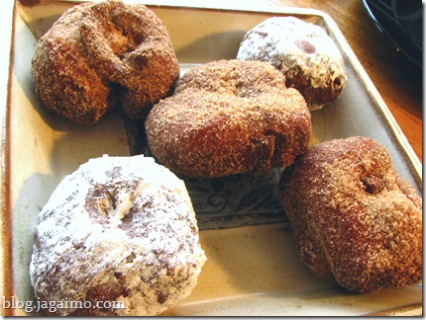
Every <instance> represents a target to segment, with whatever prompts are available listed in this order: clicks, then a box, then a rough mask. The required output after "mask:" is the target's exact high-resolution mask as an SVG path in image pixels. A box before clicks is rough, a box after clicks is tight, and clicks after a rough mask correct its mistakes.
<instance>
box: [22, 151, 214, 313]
mask: <svg viewBox="0 0 426 320" xmlns="http://www.w3.org/2000/svg"><path fill="white" fill-rule="evenodd" d="M205 260H206V257H205V255H204V251H203V250H202V248H201V247H200V243H199V235H198V227H197V221H196V218H195V214H194V211H193V208H192V204H191V200H190V198H189V196H188V193H187V190H186V188H185V185H184V183H183V181H182V180H180V179H178V178H177V177H176V175H174V174H173V173H172V172H170V171H169V170H168V169H166V168H164V167H163V166H161V165H159V164H157V163H156V162H155V161H154V159H153V158H151V157H144V156H143V155H138V156H133V157H109V156H103V157H100V158H94V159H91V160H89V161H88V162H87V163H85V164H82V165H81V166H80V167H79V168H78V169H77V170H76V171H75V172H74V173H72V174H70V175H68V176H66V177H65V178H64V179H63V180H62V182H61V183H60V184H59V185H58V186H57V188H56V189H55V190H54V192H53V193H52V195H51V197H50V199H49V200H48V202H47V203H46V205H45V206H44V207H43V209H42V210H41V211H40V213H39V214H38V216H37V225H36V233H35V241H34V247H33V253H32V258H31V263H30V278H31V283H32V286H33V288H34V291H35V295H36V297H37V298H38V300H39V301H40V302H41V303H40V305H41V306H43V305H49V304H51V303H55V305H56V306H62V308H59V307H58V309H57V310H56V311H55V314H57V315H95V316H116V315H121V316H145V315H146V316H153V315H157V314H159V313H160V312H162V311H163V310H165V309H167V308H169V307H171V306H173V305H175V304H176V303H177V302H179V301H180V300H182V299H184V298H185V297H187V296H188V295H189V294H190V293H191V291H192V290H193V288H194V287H195V285H196V283H197V279H198V275H199V273H200V271H201V268H202V266H203V264H204V262H205ZM71 302H72V304H71ZM99 302H101V303H102V304H101V305H99ZM104 302H108V304H105V303H104ZM119 302H120V303H122V305H120V304H119ZM83 303H84V304H83ZM113 303H115V304H113ZM81 304H83V306H85V307H84V308H82V306H81ZM96 306H98V307H97V308H96ZM114 306H117V307H114ZM45 311H46V310H45ZM46 313H48V310H47V311H46Z"/></svg>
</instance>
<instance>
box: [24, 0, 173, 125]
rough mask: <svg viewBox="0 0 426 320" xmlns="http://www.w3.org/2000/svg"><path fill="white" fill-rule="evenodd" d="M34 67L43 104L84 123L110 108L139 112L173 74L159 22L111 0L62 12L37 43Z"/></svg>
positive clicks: (168, 85) (163, 92)
mask: <svg viewBox="0 0 426 320" xmlns="http://www.w3.org/2000/svg"><path fill="white" fill-rule="evenodd" d="M32 71H33V78H34V83H35V89H36V93H37V95H38V97H39V99H40V101H41V103H42V104H43V105H44V106H45V107H46V108H48V109H50V110H53V111H55V112H57V113H58V114H60V115H62V116H64V117H66V118H68V119H70V120H72V121H75V122H77V123H80V124H84V125H91V124H93V123H95V122H97V121H98V120H99V119H100V117H101V116H102V115H103V114H104V113H105V112H106V111H107V110H108V109H110V108H113V107H115V106H120V107H122V108H123V110H124V113H125V115H126V116H128V117H131V118H143V117H145V116H146V114H147V112H148V110H149V108H150V107H151V106H152V105H153V104H154V103H156V102H157V101H158V100H160V99H161V98H164V97H165V96H167V95H168V94H169V93H170V91H171V90H172V88H173V85H174V83H175V81H176V79H177V78H178V77H179V65H178V62H177V58H176V55H175V52H174V50H173V47H172V44H171V41H170V38H169V35H168V33H167V30H166V28H165V27H164V25H163V24H162V22H161V21H160V20H159V19H158V18H157V17H156V16H155V14H154V13H153V12H152V11H151V10H149V9H147V8H146V7H145V6H143V5H132V4H125V3H123V2H121V1H116V0H108V1H105V2H98V3H84V4H81V5H77V6H75V7H73V8H71V9H70V10H68V11H67V12H65V13H64V14H63V16H62V17H61V18H60V19H59V20H58V21H56V22H55V24H54V25H53V26H52V28H51V29H50V30H49V31H48V32H47V33H46V34H45V35H44V36H43V37H42V38H41V39H40V40H39V43H38V45H37V47H36V50H35V53H34V57H33V70H32Z"/></svg>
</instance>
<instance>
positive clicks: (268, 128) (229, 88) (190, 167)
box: [145, 60, 312, 178]
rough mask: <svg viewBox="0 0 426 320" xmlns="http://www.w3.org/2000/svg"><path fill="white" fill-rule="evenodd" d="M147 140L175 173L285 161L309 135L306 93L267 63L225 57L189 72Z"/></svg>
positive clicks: (151, 120) (152, 121)
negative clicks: (287, 85)
mask: <svg viewBox="0 0 426 320" xmlns="http://www.w3.org/2000/svg"><path fill="white" fill-rule="evenodd" d="M145 126H146V131H147V137H148V143H149V147H150V148H151V151H152V152H153V154H154V155H155V157H157V158H158V159H159V161H160V162H161V163H162V164H164V165H165V166H167V167H168V168H170V169H171V170H172V171H173V172H175V173H177V174H181V175H185V176H189V177H196V178H212V177H220V176H226V175H232V174H238V173H263V172H268V171H269V170H270V169H271V168H273V167H278V166H287V165H290V164H291V163H293V161H294V158H295V157H296V156H297V155H298V154H300V153H301V152H303V151H304V150H305V149H306V148H307V146H308V143H309V139H310V136H311V131H312V128H311V117H310V113H309V110H308V109H307V107H306V103H305V101H304V99H303V97H302V96H301V95H300V94H299V92H297V90H295V89H288V88H286V86H285V78H284V77H283V75H282V74H281V73H280V72H279V71H277V70H276V69H275V68H274V67H272V66H271V65H270V64H269V63H266V62H260V61H238V60H221V61H214V62H210V63H207V64H205V65H202V66H199V67H196V68H194V69H191V70H190V71H188V72H187V73H186V74H185V75H184V76H182V78H181V79H179V81H178V83H177V85H176V89H175V93H174V95H173V96H171V97H169V98H167V99H164V100H162V101H160V102H159V103H158V104H156V105H155V106H154V108H153V109H152V111H151V112H150V114H149V116H148V118H147V120H146V122H145Z"/></svg>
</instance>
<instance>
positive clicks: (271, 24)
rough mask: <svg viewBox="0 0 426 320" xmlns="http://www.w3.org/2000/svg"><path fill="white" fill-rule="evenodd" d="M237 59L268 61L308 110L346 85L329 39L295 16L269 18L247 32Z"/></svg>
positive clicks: (326, 101) (325, 102) (340, 60)
mask: <svg viewBox="0 0 426 320" xmlns="http://www.w3.org/2000/svg"><path fill="white" fill-rule="evenodd" d="M237 59H240V60H261V61H268V62H270V63H271V64H272V65H274V66H275V67H276V68H278V69H279V70H280V71H281V72H282V73H283V74H284V75H285V77H286V84H287V86H288V87H294V88H296V89H297V90H299V91H300V93H301V94H302V95H303V97H304V98H305V100H306V103H307V105H308V108H309V109H310V110H316V109H320V108H322V107H323V106H324V105H325V104H327V103H330V102H332V101H333V100H334V99H336V98H337V97H338V96H339V95H340V93H341V92H342V90H343V88H344V87H345V85H346V80H347V78H346V74H345V70H344V65H343V59H342V56H341V54H340V52H339V49H338V48H337V46H336V44H335V43H334V41H333V39H332V38H331V37H329V36H328V34H327V33H326V32H325V31H324V30H323V29H322V28H321V27H319V26H317V25H314V24H312V23H308V22H304V21H302V20H300V19H297V18H295V17H273V18H270V19H267V20H265V21H264V22H262V23H260V24H259V25H257V26H256V27H254V28H253V29H252V30H250V31H248V32H247V33H246V35H245V37H244V39H243V40H242V42H241V44H240V48H239V51H238V54H237Z"/></svg>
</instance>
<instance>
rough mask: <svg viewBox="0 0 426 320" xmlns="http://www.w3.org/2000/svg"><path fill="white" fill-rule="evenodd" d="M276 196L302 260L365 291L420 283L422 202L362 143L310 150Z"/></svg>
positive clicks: (379, 153) (381, 151)
mask: <svg viewBox="0 0 426 320" xmlns="http://www.w3.org/2000/svg"><path fill="white" fill-rule="evenodd" d="M279 196H280V199H281V201H282V203H283V205H284V208H285V211H286V213H287V215H288V217H289V219H290V222H291V225H292V228H293V230H294V235H295V238H296V243H297V246H298V250H299V253H300V256H301V259H302V261H303V262H304V263H305V264H306V265H308V266H309V268H310V269H312V271H313V272H315V273H316V274H317V275H319V276H321V277H326V276H327V275H329V274H333V275H334V276H335V278H336V280H337V282H338V283H339V284H340V285H341V286H343V287H345V288H347V289H348V290H351V291H358V292H365V291H369V290H371V289H374V288H386V287H392V286H403V285H409V284H414V283H418V282H420V281H421V279H422V250H423V249H422V200H421V198H420V197H419V196H418V195H417V194H416V192H415V190H414V189H413V188H412V187H411V186H410V185H409V184H408V183H407V182H406V181H404V180H402V179H401V178H400V177H399V175H398V174H397V172H396V171H395V169H394V168H393V166H392V163H391V158H390V156H389V153H388V152H387V150H386V149H385V148H384V147H383V146H381V145H380V144H378V143H377V142H375V141H373V140H371V139H368V138H364V137H351V138H347V139H337V140H332V141H327V142H323V143H321V144H318V145H315V146H312V147H310V148H309V149H308V150H307V151H306V152H305V153H304V154H303V155H302V156H300V158H298V159H297V161H296V162H295V164H294V165H293V166H291V167H289V168H287V169H286V170H285V171H284V173H283V176H282V178H281V181H280V185H279Z"/></svg>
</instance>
